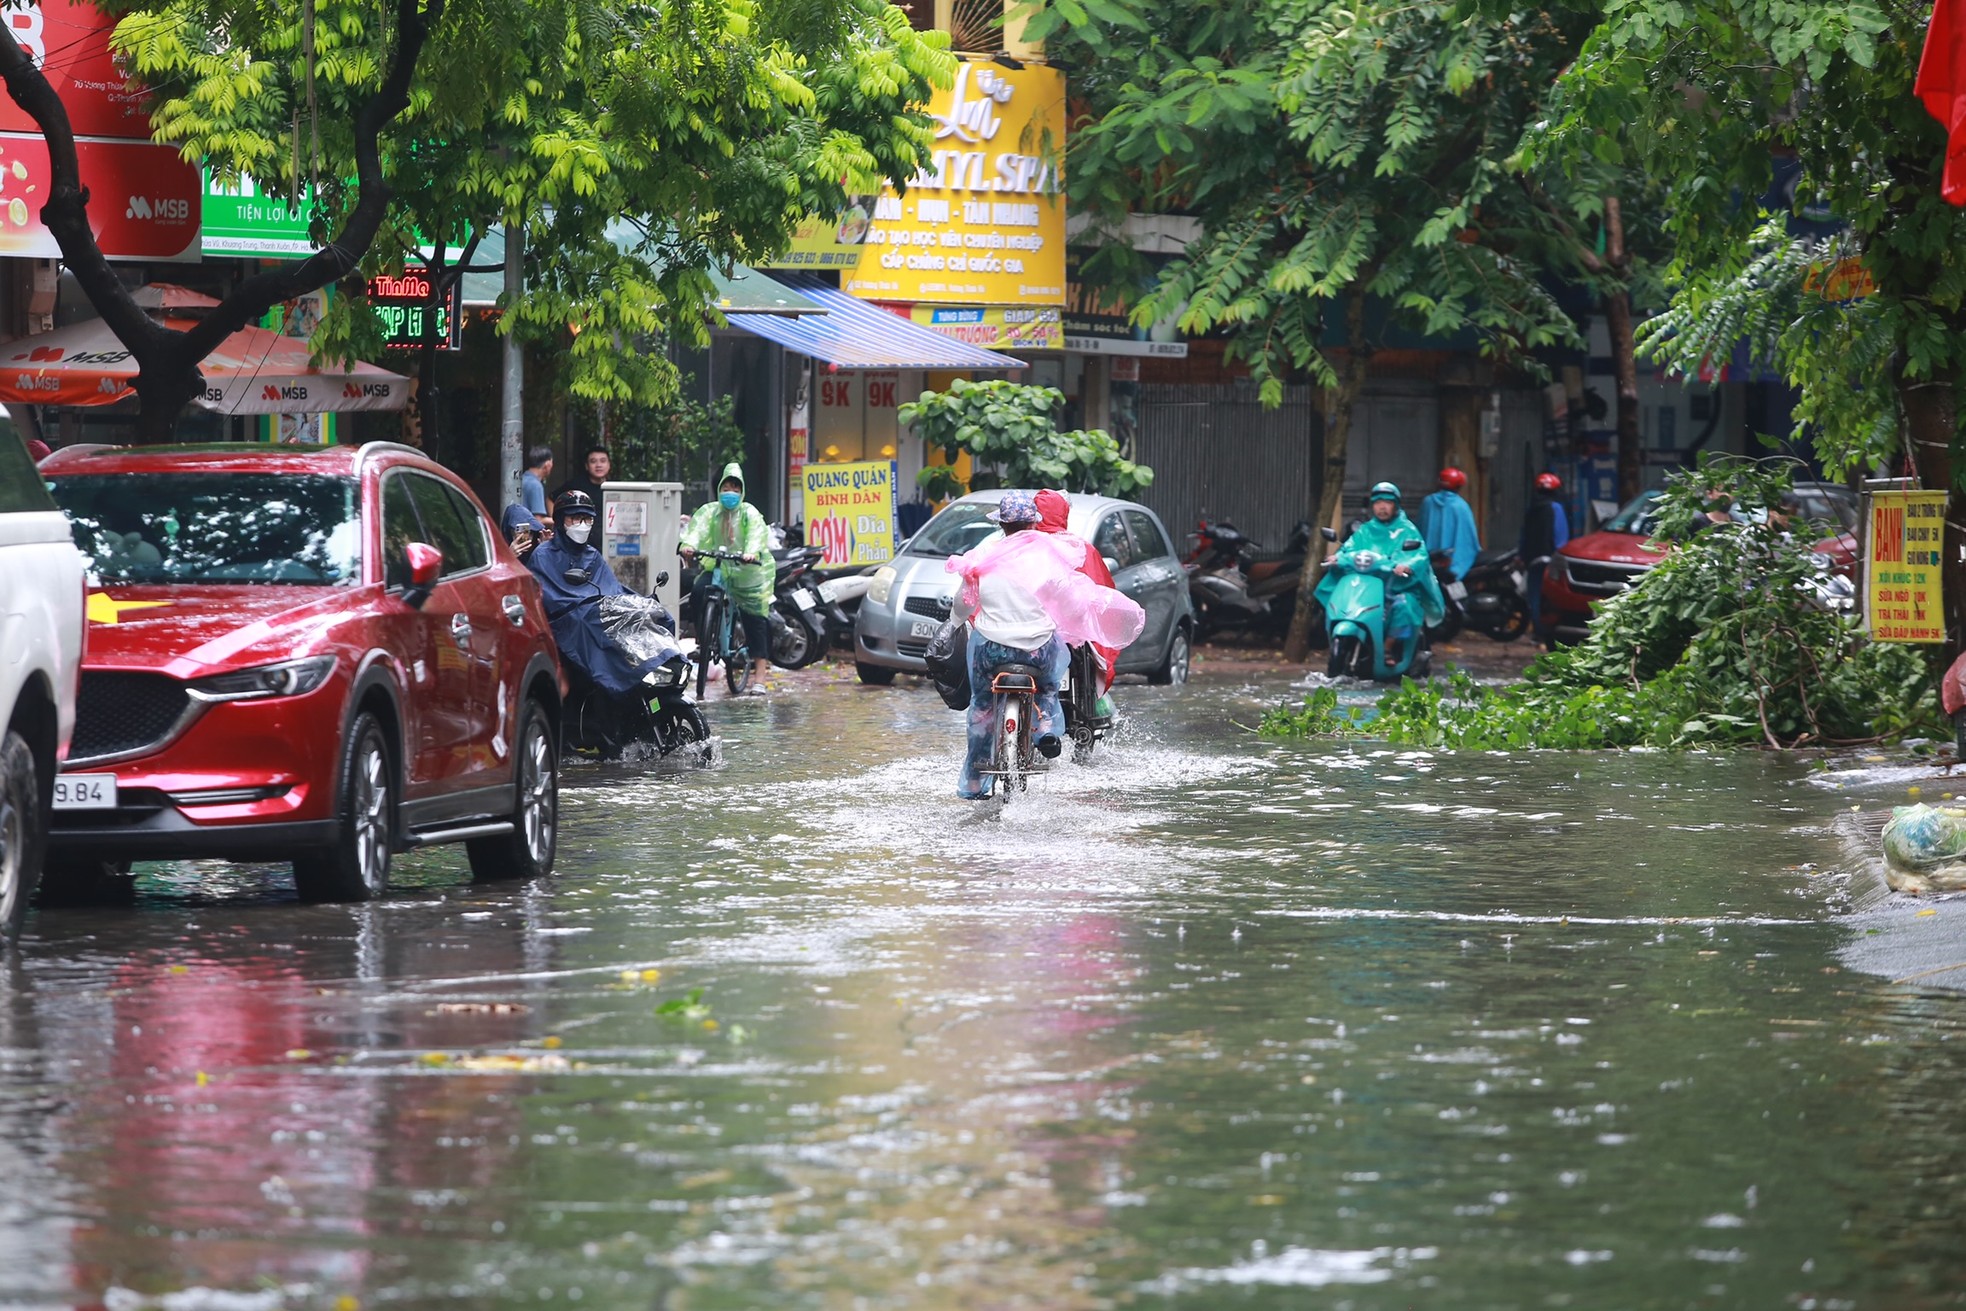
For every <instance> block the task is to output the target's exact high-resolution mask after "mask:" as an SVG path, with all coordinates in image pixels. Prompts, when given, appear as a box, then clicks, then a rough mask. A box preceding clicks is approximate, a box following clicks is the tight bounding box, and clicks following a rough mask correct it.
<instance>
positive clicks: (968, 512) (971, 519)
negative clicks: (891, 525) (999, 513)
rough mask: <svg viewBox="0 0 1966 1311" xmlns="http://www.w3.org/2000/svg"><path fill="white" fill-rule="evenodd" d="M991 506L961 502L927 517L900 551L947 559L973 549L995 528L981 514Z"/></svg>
mask: <svg viewBox="0 0 1966 1311" xmlns="http://www.w3.org/2000/svg"><path fill="white" fill-rule="evenodd" d="M994 509H996V506H995V505H994V504H992V503H991V502H988V501H960V502H958V503H957V504H955V505H952V506H950V507H949V508H948V509H946V510H944V511H943V512H942V513H941V514H938V515H936V516H935V517H934V518H933V519H930V520H929V521H928V526H927V527H925V528H923V529H922V530H921V531H920V532H918V533H916V534H915V538H914V540H913V541H911V542H909V543H908V549H907V550H906V551H905V552H903V554H905V555H926V556H931V557H945V558H946V557H948V556H951V555H961V554H962V553H963V552H965V551H969V550H974V549H975V548H976V547H978V546H981V545H982V544H983V542H984V539H986V538H988V537H991V536H994V535H995V534H996V532H997V531H998V529H997V526H996V525H995V524H993V523H991V522H990V521H989V520H988V519H986V518H984V517H983V516H985V515H987V514H988V513H989V512H990V511H992V510H994Z"/></svg>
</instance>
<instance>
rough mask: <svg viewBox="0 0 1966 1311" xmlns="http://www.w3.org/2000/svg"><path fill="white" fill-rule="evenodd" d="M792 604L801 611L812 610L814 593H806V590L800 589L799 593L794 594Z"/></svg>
mask: <svg viewBox="0 0 1966 1311" xmlns="http://www.w3.org/2000/svg"><path fill="white" fill-rule="evenodd" d="M792 604H793V605H795V606H797V607H799V609H801V610H810V609H812V605H813V601H812V593H811V592H808V591H806V590H805V589H804V588H800V589H799V590H798V591H796V592H794V593H792Z"/></svg>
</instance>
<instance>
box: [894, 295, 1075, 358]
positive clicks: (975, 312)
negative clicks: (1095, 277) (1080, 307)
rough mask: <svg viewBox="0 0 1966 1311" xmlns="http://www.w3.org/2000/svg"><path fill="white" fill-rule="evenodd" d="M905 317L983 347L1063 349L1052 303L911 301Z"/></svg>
mask: <svg viewBox="0 0 1966 1311" xmlns="http://www.w3.org/2000/svg"><path fill="white" fill-rule="evenodd" d="M909 317H910V318H912V319H913V320H914V321H915V322H916V323H919V324H920V325H921V326H922V327H924V328H927V329H928V330H929V331H931V332H939V333H941V334H942V335H943V336H945V337H953V338H954V339H955V340H957V341H960V342H963V343H964V344H966V345H970V346H981V347H982V348H983V349H985V350H1006V351H1007V350H1027V351H1058V350H1064V349H1065V325H1064V315H1063V314H1062V313H1061V312H1060V311H1059V308H1058V307H1057V306H1056V305H915V306H911V307H910V310H909Z"/></svg>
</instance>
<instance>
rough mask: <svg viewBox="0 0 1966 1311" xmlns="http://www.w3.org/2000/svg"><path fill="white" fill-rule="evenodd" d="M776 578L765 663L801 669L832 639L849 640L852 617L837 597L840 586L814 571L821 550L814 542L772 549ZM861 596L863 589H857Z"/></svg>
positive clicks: (825, 650) (830, 643) (820, 652)
mask: <svg viewBox="0 0 1966 1311" xmlns="http://www.w3.org/2000/svg"><path fill="white" fill-rule="evenodd" d="M772 555H773V556H775V557H776V558H777V560H778V579H777V583H776V585H775V586H776V591H775V594H774V595H773V597H772V601H771V609H770V611H769V612H768V616H767V617H768V619H769V620H770V624H771V662H772V663H773V664H775V665H777V666H778V667H779V668H781V669H804V668H805V667H806V666H807V665H809V664H811V663H813V662H814V661H815V660H818V659H819V658H820V657H821V656H823V655H825V654H826V652H827V651H828V650H830V649H831V648H832V647H833V646H834V645H835V644H836V643H840V642H848V643H850V642H852V640H853V620H852V618H851V617H850V616H849V615H848V614H847V612H846V609H845V607H844V606H843V605H842V604H841V603H840V601H839V600H838V599H837V598H838V596H839V592H840V589H839V588H838V587H836V586H835V585H834V583H833V582H832V581H831V580H828V579H824V578H821V577H820V575H819V574H818V572H817V571H816V566H817V565H818V563H819V561H820V560H822V559H823V558H825V552H824V551H823V550H822V549H821V548H819V547H817V546H799V547H793V548H791V549H788V550H784V551H773V552H772ZM859 592H860V594H861V595H865V593H866V588H865V587H861V588H860V589H859Z"/></svg>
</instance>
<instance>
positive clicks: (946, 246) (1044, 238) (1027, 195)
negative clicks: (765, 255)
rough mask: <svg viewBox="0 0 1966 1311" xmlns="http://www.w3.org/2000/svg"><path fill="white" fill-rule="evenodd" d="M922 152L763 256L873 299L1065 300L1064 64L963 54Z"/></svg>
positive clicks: (931, 110) (939, 96)
mask: <svg viewBox="0 0 1966 1311" xmlns="http://www.w3.org/2000/svg"><path fill="white" fill-rule="evenodd" d="M927 112H928V115H929V117H930V118H931V119H933V120H934V122H935V148H934V150H933V151H931V152H930V155H929V164H928V167H927V168H925V169H924V170H923V171H922V172H921V173H920V174H919V175H917V176H916V177H915V178H914V179H913V180H912V181H910V182H909V183H908V194H907V195H905V196H903V195H900V194H898V193H897V192H896V191H895V190H894V188H893V187H891V186H890V187H887V188H884V189H883V190H882V192H881V194H880V195H878V196H867V197H862V198H858V199H856V201H855V203H854V204H853V205H852V206H851V207H850V208H849V209H848V210H847V212H846V213H845V214H842V215H840V216H839V217H838V218H837V219H835V220H833V221H831V222H826V221H819V220H814V221H809V222H808V223H807V224H805V225H804V226H802V227H801V229H800V233H799V237H798V239H797V240H795V241H794V243H793V246H792V249H791V250H790V251H788V252H787V253H786V254H785V255H784V256H782V257H781V258H779V259H777V260H775V261H772V262H771V263H769V264H764V265H761V266H760V267H764V268H837V269H840V270H841V271H842V272H841V278H840V286H841V288H842V290H845V291H847V292H850V293H852V294H853V295H856V296H864V297H866V298H867V299H869V300H892V301H909V302H914V301H923V302H927V303H929V304H951V305H1062V304H1064V301H1065V195H1064V179H1063V177H1062V176H1061V174H1060V167H1061V165H1062V163H1063V160H1064V158H1065V75H1064V74H1063V73H1062V72H1060V71H1059V70H1057V69H1055V68H1041V67H1030V68H1020V69H1012V68H1007V67H1004V66H1003V65H1000V64H996V63H993V62H986V61H969V62H965V63H964V64H962V65H961V66H960V67H958V68H957V70H956V81H955V85H954V86H952V87H951V88H950V89H948V90H947V91H937V92H936V93H935V94H934V96H933V97H931V99H930V100H929V103H928V106H927Z"/></svg>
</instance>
